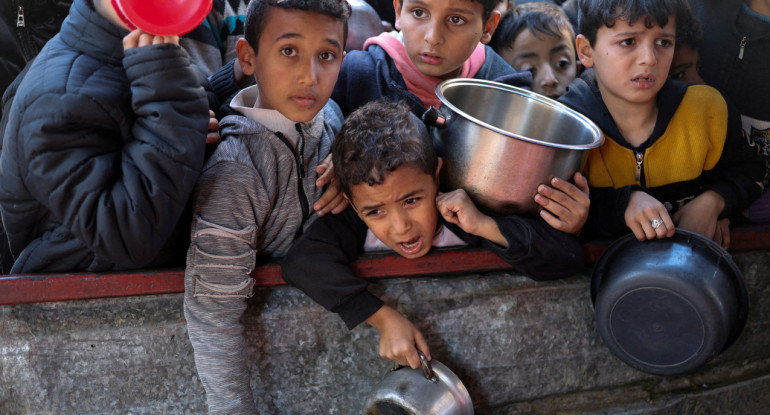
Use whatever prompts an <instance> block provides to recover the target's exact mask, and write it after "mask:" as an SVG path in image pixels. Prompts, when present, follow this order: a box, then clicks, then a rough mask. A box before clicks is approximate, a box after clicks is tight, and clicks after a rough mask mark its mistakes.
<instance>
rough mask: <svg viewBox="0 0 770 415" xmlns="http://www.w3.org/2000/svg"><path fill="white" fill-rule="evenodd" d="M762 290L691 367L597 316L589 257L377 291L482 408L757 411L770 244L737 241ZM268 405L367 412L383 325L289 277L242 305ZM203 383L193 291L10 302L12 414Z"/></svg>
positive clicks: (381, 368) (2, 378) (7, 374)
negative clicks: (632, 356)
mask: <svg viewBox="0 0 770 415" xmlns="http://www.w3.org/2000/svg"><path fill="white" fill-rule="evenodd" d="M734 259H735V260H736V262H737V263H738V264H739V266H740V267H741V269H742V270H743V272H744V278H745V279H746V282H747V285H748V288H749V292H750V300H751V308H750V312H749V317H748V323H747V326H746V329H745V330H744V332H743V334H742V335H741V337H740V338H739V339H738V340H737V341H736V343H735V344H734V345H733V346H732V347H731V348H729V349H728V350H727V351H726V352H724V353H723V354H721V355H720V356H719V357H717V358H716V359H715V360H714V361H712V362H711V363H709V364H708V365H707V366H706V367H705V368H703V369H702V370H700V371H698V372H696V373H695V374H692V375H689V376H681V377H670V378H669V377H657V376H653V375H648V374H645V373H642V372H638V371H636V370H634V369H632V368H630V367H629V366H627V365H626V364H624V363H623V362H621V361H620V360H618V359H617V358H615V357H614V355H612V354H611V353H610V352H609V351H608V349H607V348H606V347H605V346H604V344H603V343H602V340H601V338H600V337H599V335H598V332H597V330H596V329H595V327H594V323H593V309H592V306H591V301H590V292H589V278H590V277H589V275H590V274H589V271H586V273H584V274H582V275H578V276H575V277H573V278H570V279H567V280H563V281H558V282H553V283H535V282H532V281H531V280H528V279H526V278H523V277H520V276H517V275H515V274H512V273H505V272H498V273H491V274H486V275H461V276H451V277H450V276H447V277H444V278H409V279H391V280H382V281H378V282H376V283H374V284H373V285H372V290H373V291H374V292H376V293H377V294H380V295H382V296H383V297H384V298H385V299H386V301H388V302H389V303H390V304H393V305H396V306H397V308H398V310H400V311H401V312H402V313H404V314H405V315H407V316H408V317H409V318H411V319H412V320H413V321H415V322H416V324H417V325H418V326H419V328H420V329H421V330H423V333H424V334H426V335H427V337H428V341H429V343H430V345H431V348H432V349H431V350H432V355H433V358H434V359H437V360H439V361H441V362H442V363H444V364H445V365H446V366H448V367H449V368H450V369H452V370H453V371H454V372H455V373H456V374H457V375H458V376H459V377H460V378H461V379H462V380H463V381H464V383H465V384H466V386H467V387H468V388H469V390H470V393H471V396H472V399H473V401H474V404H475V408H476V413H477V414H541V413H542V414H553V413H558V414H610V413H611V414H615V413H625V414H642V413H645V414H646V413H650V414H698V415H700V414H759V413H766V411H767V408H768V407H770V393H768V392H770V348H768V347H767V346H768V344H770V341H768V340H769V338H770V331H768V327H767V326H768V323H770V309H769V307H770V292H769V291H768V281H769V280H770V279H768V278H767V273H768V271H769V270H770V252H753V253H752V252H749V253H740V254H735V255H734ZM245 323H246V327H247V334H248V337H249V343H248V353H249V356H250V362H251V370H252V374H253V375H252V388H253V389H254V390H255V395H256V398H257V400H258V408H260V411H261V412H260V413H261V414H292V415H294V414H357V413H360V405H361V402H362V400H363V399H364V397H365V395H366V394H367V393H368V391H369V390H370V389H371V388H372V386H373V385H374V384H375V383H376V382H377V381H378V380H379V379H380V378H381V377H382V376H383V375H384V374H385V372H386V371H387V370H388V369H389V368H390V366H391V365H390V364H389V363H387V362H386V361H384V360H382V359H380V358H379V357H378V355H377V347H378V336H377V333H376V331H375V330H374V329H372V328H370V327H368V326H361V327H358V328H356V329H355V330H352V331H348V330H347V329H346V328H345V326H344V325H343V323H342V322H341V320H340V319H339V318H338V317H337V316H336V315H333V314H331V313H328V312H326V311H325V310H323V309H321V308H320V307H319V306H317V305H316V304H315V303H313V302H311V301H309V300H308V299H307V298H306V297H305V296H304V295H303V294H302V293H301V292H299V291H298V290H295V289H293V288H290V287H285V286H284V287H276V288H265V289H259V290H258V291H257V293H256V295H255V297H254V298H253V300H252V301H251V302H250V306H249V310H248V312H247V315H246V317H245ZM205 408H206V407H205V397H204V392H203V389H202V387H201V384H200V382H199V380H198V378H197V375H196V371H195V365H194V362H193V357H192V348H191V346H190V344H189V341H188V339H187V332H186V328H185V321H184V316H183V315H182V295H181V294H171V295H159V296H143V297H126V298H118V299H104V300H89V301H71V302H59V303H37V304H25V305H16V306H3V307H0V414H160V413H164V414H166V413H168V414H197V413H205Z"/></svg>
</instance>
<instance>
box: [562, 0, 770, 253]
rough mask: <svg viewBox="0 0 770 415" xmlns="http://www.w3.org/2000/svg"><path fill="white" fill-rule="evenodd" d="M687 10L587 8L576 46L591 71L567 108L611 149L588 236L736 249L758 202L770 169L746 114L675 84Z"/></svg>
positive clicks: (655, 1) (667, 1)
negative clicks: (732, 242) (736, 238)
mask: <svg viewBox="0 0 770 415" xmlns="http://www.w3.org/2000/svg"><path fill="white" fill-rule="evenodd" d="M691 19H692V14H691V12H690V8H689V6H688V5H687V3H686V0H639V1H620V0H585V1H583V2H581V3H580V18H579V22H580V34H579V35H578V37H577V40H576V46H577V51H578V56H579V58H580V61H581V62H582V63H583V64H584V65H585V66H586V67H588V68H592V69H590V70H587V71H586V73H584V74H583V75H582V76H581V78H579V79H576V80H575V82H573V83H572V85H570V90H569V91H568V92H567V94H565V95H564V96H563V97H562V98H561V99H562V101H563V102H565V103H566V104H568V105H570V106H572V107H574V108H575V109H577V110H578V111H581V112H582V113H584V114H586V115H587V116H588V117H589V118H591V119H592V120H593V121H594V122H596V123H597V124H598V125H599V127H600V128H601V129H602V130H603V131H604V134H605V136H606V137H607V140H606V141H605V143H604V144H603V145H602V147H600V148H598V149H595V150H592V151H591V152H590V153H589V156H588V160H587V163H586V168H585V174H586V177H588V180H589V184H590V185H591V187H592V189H591V196H592V197H591V199H592V203H591V213H590V214H589V224H587V225H586V232H590V231H593V232H594V235H593V236H599V237H610V238H611V237H617V236H620V235H622V234H623V233H626V232H628V229H630V230H631V231H632V232H633V233H634V235H635V236H636V237H637V238H638V239H639V240H645V239H653V238H663V237H667V236H672V235H673V234H674V232H675V228H674V226H678V227H681V228H684V229H688V230H691V231H695V232H698V233H700V234H703V235H705V236H707V237H709V238H713V239H714V240H715V241H717V242H718V243H720V244H721V245H723V246H725V247H727V246H728V245H729V228H728V226H727V221H725V220H721V219H723V218H725V217H729V216H730V215H732V214H735V213H738V212H739V211H740V210H741V209H744V208H745V207H746V206H748V204H749V203H750V202H751V201H752V200H753V199H754V198H756V197H757V196H758V195H759V194H760V192H761V190H762V188H763V186H764V183H765V180H766V179H765V173H766V166H765V163H764V161H763V160H761V159H760V158H759V157H758V155H757V151H756V149H755V148H752V147H750V146H749V144H748V142H747V141H746V140H745V138H744V137H743V136H742V134H741V130H740V119H739V118H737V115H738V114H737V113H734V112H732V111H729V108H728V106H727V104H726V102H725V100H724V99H723V98H722V96H721V95H720V94H719V92H717V91H716V90H714V89H713V88H711V87H709V86H706V85H690V86H688V85H686V84H683V83H680V82H676V81H671V80H669V79H668V76H667V75H668V71H669V67H670V65H671V59H672V56H673V53H674V46H675V45H674V43H675V38H676V35H677V32H678V31H679V30H681V29H682V28H686V27H688V26H689V24H690V21H691Z"/></svg>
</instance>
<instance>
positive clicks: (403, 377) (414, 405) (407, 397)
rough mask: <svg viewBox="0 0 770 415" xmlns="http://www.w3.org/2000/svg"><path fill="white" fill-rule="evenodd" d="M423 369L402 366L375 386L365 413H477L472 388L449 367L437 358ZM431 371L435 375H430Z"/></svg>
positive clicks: (440, 414) (414, 414) (404, 414)
mask: <svg viewBox="0 0 770 415" xmlns="http://www.w3.org/2000/svg"><path fill="white" fill-rule="evenodd" d="M425 362H427V361H426V360H423V367H422V368H421V369H412V368H409V367H403V366H399V367H396V368H394V369H393V370H391V371H389V372H388V373H387V374H386V375H385V376H384V377H383V378H382V380H380V382H379V383H377V385H375V387H374V388H373V389H372V392H371V393H370V394H369V396H368V397H367V398H366V400H365V402H364V406H363V409H364V410H363V413H364V414H365V415H473V403H472V402H471V397H470V395H469V394H468V390H467V389H466V388H465V385H463V383H462V381H460V378H458V377H457V375H455V374H454V373H453V372H452V371H451V370H449V368H447V367H446V366H444V365H443V364H442V363H441V362H438V361H436V360H433V361H431V362H430V364H429V365H428V366H427V370H426V364H425ZM428 373H430V374H432V375H428Z"/></svg>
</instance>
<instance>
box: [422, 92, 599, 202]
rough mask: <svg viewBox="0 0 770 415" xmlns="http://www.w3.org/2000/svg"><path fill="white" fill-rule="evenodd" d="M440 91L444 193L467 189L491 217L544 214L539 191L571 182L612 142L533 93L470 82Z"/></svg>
mask: <svg viewBox="0 0 770 415" xmlns="http://www.w3.org/2000/svg"><path fill="white" fill-rule="evenodd" d="M435 90H436V95H437V96H438V98H439V99H440V100H441V103H442V106H441V112H442V113H443V115H444V116H445V117H446V121H445V123H444V126H442V127H439V128H436V129H433V131H432V132H433V142H434V146H435V147H436V152H437V153H438V155H439V156H440V157H442V159H443V160H444V164H443V167H442V168H441V172H440V173H439V176H440V182H441V186H442V188H443V189H444V190H454V189H457V188H462V189H464V190H465V191H466V192H467V193H468V195H469V196H470V197H471V199H473V201H474V202H475V203H476V204H477V205H479V206H481V207H484V208H486V209H487V210H491V211H494V212H497V213H501V214H511V213H524V214H533V215H536V214H537V211H538V209H539V205H537V203H535V200H534V197H535V195H536V194H537V187H538V186H539V185H541V184H550V181H551V179H552V178H554V177H560V178H562V179H564V180H567V181H570V182H571V181H572V177H573V175H574V174H575V172H577V171H580V170H582V168H583V164H584V163H585V160H586V158H587V156H588V150H590V149H592V148H596V147H599V146H601V145H602V143H603V142H604V134H602V132H601V130H600V129H599V127H597V126H596V124H594V123H593V122H592V121H591V120H590V119H588V118H587V117H585V116H584V115H582V114H580V113H578V112H577V111H574V110H572V109H571V108H569V107H567V106H566V105H564V104H562V103H560V102H557V101H554V100H552V99H549V98H547V97H544V96H542V95H539V94H536V93H534V92H532V91H527V90H525V89H521V88H516V87H513V86H510V85H507V84H503V83H499V82H494V81H486V80H483V79H467V78H454V79H448V80H445V81H442V82H440V83H439V84H438V85H436V88H435ZM437 135H438V136H439V137H437Z"/></svg>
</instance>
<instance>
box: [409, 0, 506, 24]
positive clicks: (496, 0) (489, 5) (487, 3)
mask: <svg viewBox="0 0 770 415" xmlns="http://www.w3.org/2000/svg"><path fill="white" fill-rule="evenodd" d="M442 1H446V0H442ZM471 1H475V2H476V3H481V5H482V6H483V7H484V13H483V14H482V15H481V18H482V19H483V20H484V23H486V22H487V19H489V16H490V15H492V11H493V10H495V7H497V5H498V4H500V0H471ZM403 5H404V0H398V7H402V6H403Z"/></svg>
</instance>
